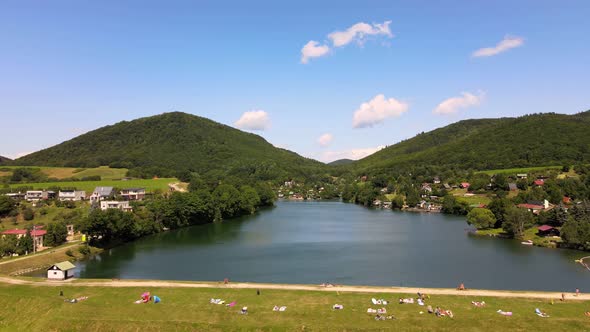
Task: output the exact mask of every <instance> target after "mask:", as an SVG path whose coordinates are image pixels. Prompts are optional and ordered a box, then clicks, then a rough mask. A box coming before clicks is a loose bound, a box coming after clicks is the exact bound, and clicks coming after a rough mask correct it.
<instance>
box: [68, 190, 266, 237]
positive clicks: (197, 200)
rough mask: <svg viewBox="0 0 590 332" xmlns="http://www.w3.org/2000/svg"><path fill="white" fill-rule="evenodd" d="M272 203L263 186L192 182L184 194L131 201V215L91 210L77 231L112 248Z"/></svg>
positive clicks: (240, 214)
mask: <svg viewBox="0 0 590 332" xmlns="http://www.w3.org/2000/svg"><path fill="white" fill-rule="evenodd" d="M274 200H275V195H274V192H273V191H272V188H271V187H270V186H269V185H268V184H266V183H257V184H254V185H247V184H243V185H232V184H217V185H216V186H215V187H214V188H213V187H209V186H208V185H206V183H205V182H203V181H201V180H200V179H195V180H194V181H192V182H191V185H190V191H189V192H188V193H180V192H174V193H172V194H171V195H169V196H162V197H158V198H155V199H152V200H150V201H147V202H134V203H133V212H123V211H121V210H117V209H108V210H106V211H102V210H99V209H93V210H92V211H91V212H90V213H89V215H88V216H87V217H86V218H83V219H82V220H81V221H80V222H79V223H78V224H77V229H78V230H79V231H81V232H83V233H85V234H87V235H88V236H89V239H90V241H91V244H93V245H97V246H103V247H104V246H112V245H116V244H118V243H122V242H128V241H131V240H134V239H136V238H139V237H142V236H145V235H149V234H154V233H158V232H161V231H163V230H165V229H176V228H180V227H186V226H191V225H200V224H206V223H211V222H214V221H222V220H225V219H230V218H234V217H238V216H242V215H248V214H252V213H254V212H256V210H257V209H258V208H260V207H262V206H268V205H272V204H273V202H274Z"/></svg>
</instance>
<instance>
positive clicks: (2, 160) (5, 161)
mask: <svg viewBox="0 0 590 332" xmlns="http://www.w3.org/2000/svg"><path fill="white" fill-rule="evenodd" d="M10 161H12V159H9V158H6V157H2V156H0V165H2V164H6V163H8V162H10Z"/></svg>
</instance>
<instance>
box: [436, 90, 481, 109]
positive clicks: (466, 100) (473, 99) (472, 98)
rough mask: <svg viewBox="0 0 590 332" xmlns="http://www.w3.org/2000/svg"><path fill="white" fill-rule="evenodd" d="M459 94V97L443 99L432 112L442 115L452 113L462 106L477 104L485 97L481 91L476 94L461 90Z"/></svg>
mask: <svg viewBox="0 0 590 332" xmlns="http://www.w3.org/2000/svg"><path fill="white" fill-rule="evenodd" d="M461 95H462V96H461V97H452V98H449V99H446V100H444V101H443V102H442V103H440V104H438V106H436V108H435V109H434V111H432V113H434V114H442V115H446V114H454V113H457V112H458V111H459V109H462V108H469V107H473V106H479V104H481V102H482V101H483V99H484V97H485V94H484V93H483V92H480V93H479V94H478V95H477V96H476V95H474V94H471V93H469V92H462V93H461Z"/></svg>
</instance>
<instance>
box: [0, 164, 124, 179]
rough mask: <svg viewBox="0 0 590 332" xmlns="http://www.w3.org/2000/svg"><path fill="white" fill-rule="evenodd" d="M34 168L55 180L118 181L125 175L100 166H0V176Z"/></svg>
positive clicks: (119, 169)
mask: <svg viewBox="0 0 590 332" xmlns="http://www.w3.org/2000/svg"><path fill="white" fill-rule="evenodd" d="M23 167H24V168H36V169H39V170H40V171H41V173H43V174H45V175H47V177H49V178H56V179H60V180H61V179H68V178H74V179H82V178H85V177H89V176H100V177H101V179H102V180H120V179H122V178H124V177H125V175H126V174H127V169H126V168H110V167H108V166H100V167H95V168H75V167H46V166H0V169H2V170H1V171H0V176H10V175H12V171H11V170H13V169H16V168H23Z"/></svg>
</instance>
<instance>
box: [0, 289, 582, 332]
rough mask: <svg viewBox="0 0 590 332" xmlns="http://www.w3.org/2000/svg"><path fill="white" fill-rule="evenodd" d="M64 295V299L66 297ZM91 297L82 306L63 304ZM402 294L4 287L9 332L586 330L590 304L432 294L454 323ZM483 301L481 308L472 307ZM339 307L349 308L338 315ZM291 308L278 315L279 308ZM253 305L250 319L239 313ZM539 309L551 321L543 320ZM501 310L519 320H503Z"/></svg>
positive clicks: (0, 304)
mask: <svg viewBox="0 0 590 332" xmlns="http://www.w3.org/2000/svg"><path fill="white" fill-rule="evenodd" d="M60 291H63V294H64V296H63V297H60V296H59V292H60ZM145 291H150V292H151V293H152V294H154V295H158V296H159V297H160V298H161V299H162V302H161V303H159V304H153V303H148V304H134V303H133V301H135V300H137V299H139V297H140V294H141V293H143V292H145ZM80 296H88V297H89V298H88V299H87V300H85V301H81V302H79V303H75V304H73V303H67V302H64V298H76V297H80ZM372 297H376V298H384V299H388V300H391V301H392V302H393V303H392V304H389V305H387V306H386V308H387V314H393V315H394V316H395V317H396V318H397V319H395V320H385V321H375V320H374V318H373V317H374V315H371V314H367V313H366V311H367V308H370V307H372V308H377V307H379V306H375V305H372V303H371V302H370V299H371V298H372ZM399 297H409V295H405V294H404V295H398V294H368V293H367V294H364V293H342V292H341V293H339V294H338V293H336V292H333V293H332V292H319V291H286V290H262V291H261V295H256V291H255V290H254V289H231V288H217V289H212V288H203V289H200V288H150V289H146V288H119V287H112V288H109V287H81V286H75V284H73V285H71V286H28V285H27V286H24V285H6V284H0V317H1V319H0V329H1V330H2V331H56V330H60V331H62V330H63V331H101V332H102V331H358V330H391V331H407V330H416V331H434V330H436V331H587V330H588V329H589V326H590V325H589V324H590V318H589V317H586V316H584V311H586V310H588V305H587V303H582V302H579V301H576V302H574V301H567V302H565V303H559V302H557V303H555V304H553V305H552V304H550V303H549V301H547V300H529V299H512V298H510V299H509V298H491V297H490V298H485V297H478V298H474V297H465V296H431V298H430V299H428V300H427V304H430V305H432V306H433V307H436V306H440V307H441V308H443V309H449V310H452V311H453V313H454V318H453V319H451V318H448V317H443V318H437V317H436V316H434V315H432V314H428V313H424V314H420V313H419V312H420V311H424V312H425V311H426V308H425V307H420V306H418V305H416V304H404V305H400V304H397V303H395V301H396V299H397V298H399ZM211 298H221V299H224V300H226V301H227V302H230V301H236V302H237V305H236V307H234V308H228V307H226V306H224V305H215V304H210V303H209V299H211ZM473 300H476V301H482V300H484V301H485V302H486V303H487V305H486V307H483V308H476V307H474V306H473V305H471V301H473ZM335 303H339V304H343V305H344V309H343V310H332V305H334V304H335ZM275 305H278V306H281V305H284V306H287V310H286V311H285V312H273V311H272V308H273V306H275ZM242 306H247V307H248V311H249V314H248V315H240V314H238V310H239V308H241V307H242ZM535 308H540V309H541V310H544V311H546V312H547V313H548V314H549V315H550V316H551V317H550V318H540V317H538V316H536V315H535V314H534V309H535ZM498 309H502V310H505V311H512V312H513V313H514V315H513V316H512V317H505V316H501V315H499V314H498V313H497V312H496V311H497V310H498Z"/></svg>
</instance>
